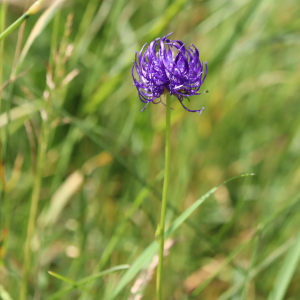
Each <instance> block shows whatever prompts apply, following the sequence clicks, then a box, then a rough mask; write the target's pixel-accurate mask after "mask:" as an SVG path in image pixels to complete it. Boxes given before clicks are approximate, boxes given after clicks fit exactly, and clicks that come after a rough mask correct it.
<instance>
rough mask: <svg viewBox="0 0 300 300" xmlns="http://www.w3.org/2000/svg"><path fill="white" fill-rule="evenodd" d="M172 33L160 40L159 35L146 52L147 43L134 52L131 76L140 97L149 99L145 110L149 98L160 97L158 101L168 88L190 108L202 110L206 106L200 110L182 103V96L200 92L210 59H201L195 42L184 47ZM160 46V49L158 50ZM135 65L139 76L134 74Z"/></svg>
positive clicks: (153, 100) (152, 99) (145, 101)
mask: <svg viewBox="0 0 300 300" xmlns="http://www.w3.org/2000/svg"><path fill="white" fill-rule="evenodd" d="M171 34H172V33H169V34H168V35H166V36H165V37H163V38H162V39H161V40H160V38H157V39H156V40H154V41H152V42H151V43H150V45H149V46H148V48H147V49H146V50H145V52H144V54H143V50H144V49H145V47H146V45H147V44H145V45H144V46H143V47H142V50H141V51H140V52H139V53H138V52H136V54H135V61H134V62H133V66H132V78H133V82H134V85H135V86H136V88H137V91H138V93H139V97H140V99H141V101H142V102H144V103H146V106H145V107H144V108H143V109H142V111H144V109H145V108H146V107H147V105H148V104H149V103H150V102H152V103H154V104H158V103H160V102H161V100H160V101H158V102H155V99H157V98H160V96H161V95H162V94H163V93H164V92H169V93H170V94H171V95H175V96H176V97H177V99H178V100H179V102H180V104H181V105H182V106H183V107H184V108H185V109H186V110H187V111H190V112H200V114H201V112H202V110H203V109H204V107H203V108H202V109H199V110H190V109H188V108H187V107H185V105H184V104H183V99H184V98H187V99H188V97H190V96H194V95H200V94H201V93H199V89H200V87H201V85H202V84H203V82H204V80H205V77H206V74H207V65H206V64H207V63H204V64H203V63H201V62H200V59H199V52H198V50H197V48H196V47H195V46H194V45H193V44H192V46H191V47H185V44H184V43H183V42H182V41H179V40H169V39H168V36H169V35H171ZM159 40H160V41H159ZM157 48H158V51H156V49H157ZM204 65H205V72H204ZM134 69H135V70H136V73H137V75H138V80H137V79H136V78H135V77H134ZM206 92H208V91H206ZM206 92H204V93H206ZM188 100H189V99H188Z"/></svg>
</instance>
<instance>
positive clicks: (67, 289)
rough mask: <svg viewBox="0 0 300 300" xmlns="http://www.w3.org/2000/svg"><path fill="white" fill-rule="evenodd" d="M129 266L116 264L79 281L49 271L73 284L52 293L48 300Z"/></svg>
mask: <svg viewBox="0 0 300 300" xmlns="http://www.w3.org/2000/svg"><path fill="white" fill-rule="evenodd" d="M128 268H129V265H120V266H116V267H113V268H110V269H107V270H105V271H103V272H99V273H96V274H93V275H91V276H88V277H86V278H83V279H81V280H79V281H76V282H75V281H72V280H70V279H68V278H66V277H64V276H61V275H59V274H56V273H53V272H51V271H49V272H48V273H49V274H50V275H52V276H54V277H56V278H58V279H60V280H62V281H64V282H67V283H69V284H71V285H72V286H69V287H65V288H63V289H61V290H59V291H57V292H56V293H54V294H53V295H51V296H50V297H48V298H47V299H46V300H53V299H56V298H58V297H60V296H62V295H64V294H65V293H67V292H70V291H71V290H73V289H74V288H81V289H82V287H81V286H82V285H84V284H86V283H88V282H90V281H93V280H96V279H98V278H100V277H102V276H104V275H107V274H110V273H112V272H116V271H122V270H126V269H128Z"/></svg>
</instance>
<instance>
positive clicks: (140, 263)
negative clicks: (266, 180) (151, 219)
mask: <svg viewBox="0 0 300 300" xmlns="http://www.w3.org/2000/svg"><path fill="white" fill-rule="evenodd" d="M252 175H254V174H242V175H240V176H236V177H233V178H231V179H229V180H227V181H224V182H223V183H221V184H220V185H218V186H216V187H214V188H212V189H211V190H210V191H208V192H207V193H206V194H205V195H204V196H202V197H201V198H200V199H198V200H197V201H196V202H195V203H194V204H193V205H191V206H190V207H189V208H188V209H187V210H186V211H184V212H183V213H182V214H181V215H180V216H179V217H178V218H177V219H176V220H175V221H174V222H173V223H172V225H171V226H170V227H169V228H168V229H167V230H166V232H165V239H167V238H168V237H169V236H170V235H171V234H172V233H173V232H174V231H175V230H176V229H177V228H179V226H180V225H181V224H183V223H184V221H185V220H186V219H187V218H188V217H189V216H190V215H191V214H192V213H193V212H194V211H195V210H196V209H197V208H198V207H199V206H200V205H201V204H202V203H203V202H204V201H205V200H206V199H207V198H208V197H209V196H210V195H212V194H213V193H214V192H215V191H216V190H217V189H218V188H219V187H220V186H222V185H223V184H226V183H228V182H229V181H232V180H234V179H237V178H241V177H246V176H252ZM157 249H158V243H157V242H156V241H154V242H152V243H151V244H150V245H149V246H148V247H147V248H146V250H144V252H143V253H142V254H141V255H140V256H139V257H138V258H137V259H136V260H135V262H134V263H133V264H132V265H131V268H130V269H129V270H128V271H127V272H126V273H125V274H124V275H123V277H122V278H121V279H120V281H119V282H118V284H117V286H116V287H115V288H114V290H113V291H112V293H111V294H110V295H109V296H108V297H107V298H106V300H113V299H115V298H116V297H117V296H118V295H119V294H120V293H121V291H122V290H123V289H124V288H125V286H126V285H127V284H128V283H129V282H130V281H131V280H132V279H133V278H134V276H135V275H136V274H137V273H138V272H140V270H141V269H142V268H143V267H144V266H145V265H147V264H148V263H149V262H150V261H151V260H152V258H153V256H154V255H155V254H156V252H157Z"/></svg>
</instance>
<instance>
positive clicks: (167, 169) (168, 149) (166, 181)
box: [156, 92, 171, 300]
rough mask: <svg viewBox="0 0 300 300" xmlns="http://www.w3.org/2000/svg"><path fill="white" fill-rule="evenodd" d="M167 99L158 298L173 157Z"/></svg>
mask: <svg viewBox="0 0 300 300" xmlns="http://www.w3.org/2000/svg"><path fill="white" fill-rule="evenodd" d="M165 95H166V100H167V103H166V105H167V107H166V145H165V176H164V185H163V195H162V203H161V216H160V224H159V226H158V231H159V232H158V242H159V253H158V256H159V261H158V267H157V276H156V293H157V299H158V300H162V275H163V274H162V273H163V260H164V242H165V219H166V212H167V199H168V190H169V178H170V161H171V160H170V159H171V95H170V93H168V92H167V93H165Z"/></svg>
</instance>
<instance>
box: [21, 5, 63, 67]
mask: <svg viewBox="0 0 300 300" xmlns="http://www.w3.org/2000/svg"><path fill="white" fill-rule="evenodd" d="M65 1H66V0H56V1H54V2H53V3H52V5H51V6H50V7H49V8H48V9H47V10H46V11H45V12H44V13H43V14H42V15H41V16H40V18H39V19H38V21H37V22H36V24H35V26H34V27H33V29H32V31H31V33H30V35H29V37H28V39H27V41H26V44H25V46H24V48H23V50H22V52H21V55H20V59H19V62H18V68H19V67H20V66H21V65H22V63H23V61H24V58H25V57H26V55H27V53H28V51H29V49H30V47H31V45H32V44H33V42H34V41H35V39H36V38H37V37H38V36H39V35H40V34H41V32H42V31H43V30H44V29H45V28H46V26H47V25H48V24H49V23H50V21H51V20H52V18H53V17H54V15H55V13H56V12H57V10H58V9H59V8H60V7H61V5H62V4H63V2H65Z"/></svg>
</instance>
